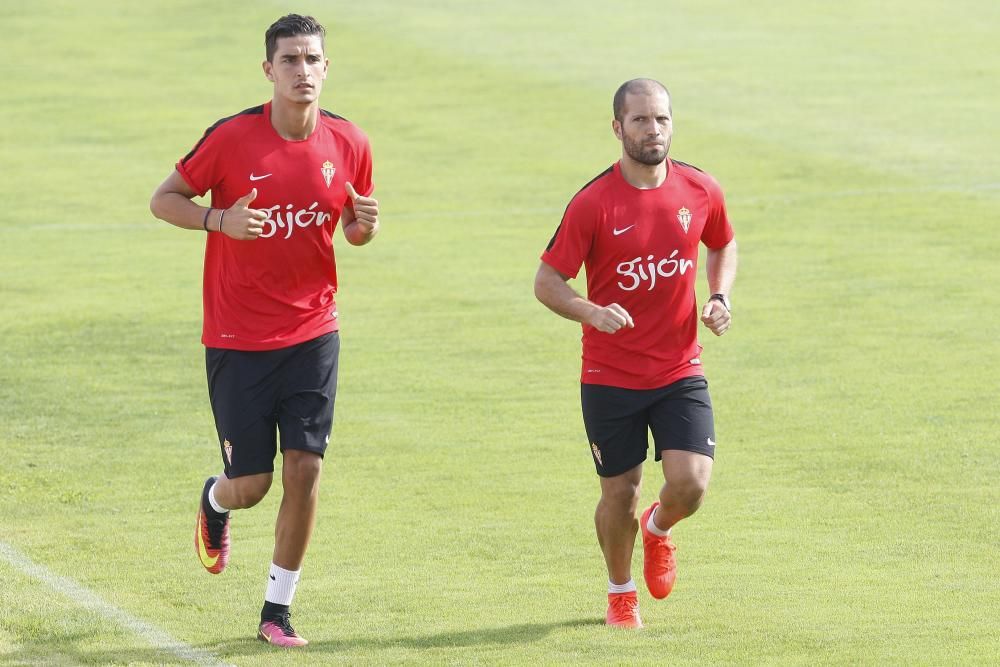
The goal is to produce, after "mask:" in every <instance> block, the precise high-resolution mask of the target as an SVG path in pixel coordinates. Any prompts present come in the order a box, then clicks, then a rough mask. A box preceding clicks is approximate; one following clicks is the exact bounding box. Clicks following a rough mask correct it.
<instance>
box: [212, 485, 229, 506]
mask: <svg viewBox="0 0 1000 667" xmlns="http://www.w3.org/2000/svg"><path fill="white" fill-rule="evenodd" d="M218 483H219V480H215V484H218ZM215 484H212V488H210V489H209V490H208V504H209V505H211V506H212V509H214V510H215V511H216V512H218V513H219V514H225V513H226V512H228V511H229V510H228V509H226V508H225V507H223V506H222V505H220V504H219V501H218V500H216V499H215Z"/></svg>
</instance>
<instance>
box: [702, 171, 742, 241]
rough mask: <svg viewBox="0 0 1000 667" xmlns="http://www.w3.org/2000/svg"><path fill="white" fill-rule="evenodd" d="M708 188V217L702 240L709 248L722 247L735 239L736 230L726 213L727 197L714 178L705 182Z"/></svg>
mask: <svg viewBox="0 0 1000 667" xmlns="http://www.w3.org/2000/svg"><path fill="white" fill-rule="evenodd" d="M705 185H706V189H707V190H708V201H709V206H708V219H707V220H706V221H705V229H704V230H702V233H701V241H702V243H704V244H705V245H706V246H708V247H709V248H722V247H724V246H725V245H727V244H728V243H729V242H730V241H732V240H733V236H734V232H733V227H732V225H730V224H729V215H728V214H727V213H726V199H725V197H724V196H723V195H722V188H721V187H719V184H718V182H716V180H715V179H714V178H711V177H709V178H708V182H707V183H706V184H705Z"/></svg>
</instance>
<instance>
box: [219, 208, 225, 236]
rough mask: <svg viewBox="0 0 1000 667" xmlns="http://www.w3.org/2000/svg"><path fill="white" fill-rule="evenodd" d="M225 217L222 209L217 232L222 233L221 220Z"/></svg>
mask: <svg viewBox="0 0 1000 667" xmlns="http://www.w3.org/2000/svg"><path fill="white" fill-rule="evenodd" d="M225 217H226V209H222V215H220V216H219V231H220V232H221V231H222V219H223V218H225Z"/></svg>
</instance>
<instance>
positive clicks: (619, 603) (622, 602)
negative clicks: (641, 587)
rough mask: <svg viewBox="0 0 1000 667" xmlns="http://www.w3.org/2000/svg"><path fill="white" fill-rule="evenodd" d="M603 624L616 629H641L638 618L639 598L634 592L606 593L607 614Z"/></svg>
mask: <svg viewBox="0 0 1000 667" xmlns="http://www.w3.org/2000/svg"><path fill="white" fill-rule="evenodd" d="M604 623H605V624H606V625H611V626H614V627H616V628H641V627H642V619H641V618H639V598H638V596H636V593H635V591H631V592H629V593H608V613H607V614H606V615H605V616H604Z"/></svg>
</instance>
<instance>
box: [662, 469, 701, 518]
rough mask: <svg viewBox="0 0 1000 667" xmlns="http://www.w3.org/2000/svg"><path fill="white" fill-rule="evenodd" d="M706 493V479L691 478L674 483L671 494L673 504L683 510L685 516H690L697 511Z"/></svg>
mask: <svg viewBox="0 0 1000 667" xmlns="http://www.w3.org/2000/svg"><path fill="white" fill-rule="evenodd" d="M707 492H708V478H707V477H706V478H698V477H693V478H691V479H687V480H684V481H682V482H679V483H677V482H675V483H674V489H673V493H672V494H671V495H673V496H674V499H675V502H676V503H677V505H678V506H679V507H680V508H682V509H683V510H684V515H685V516H691V515H692V514H694V513H695V512H697V511H698V508H699V507H701V503H702V502H703V501H704V500H705V494H706V493H707Z"/></svg>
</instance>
